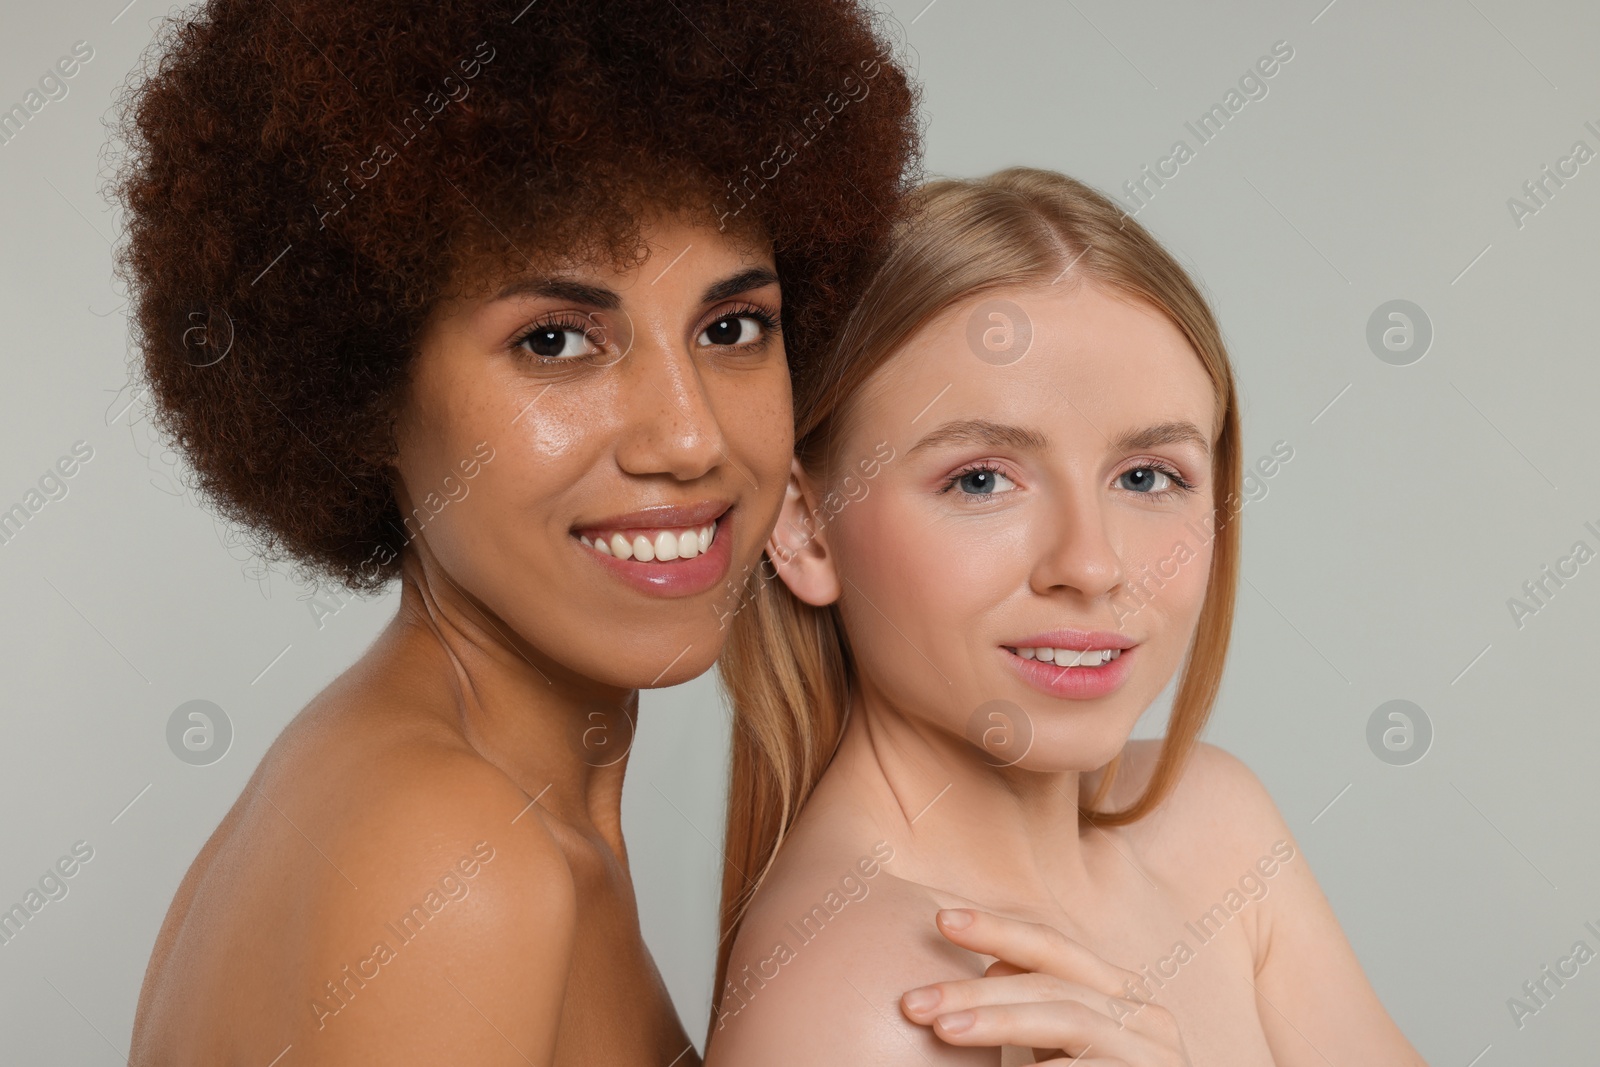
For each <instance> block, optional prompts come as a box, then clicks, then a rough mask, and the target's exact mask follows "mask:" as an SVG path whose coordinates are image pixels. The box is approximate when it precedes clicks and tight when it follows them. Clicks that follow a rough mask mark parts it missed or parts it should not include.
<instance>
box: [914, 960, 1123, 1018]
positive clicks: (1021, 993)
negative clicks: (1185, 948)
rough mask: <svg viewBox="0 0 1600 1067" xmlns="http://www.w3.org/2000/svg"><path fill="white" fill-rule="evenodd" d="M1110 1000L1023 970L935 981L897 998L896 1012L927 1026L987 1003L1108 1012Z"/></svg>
mask: <svg viewBox="0 0 1600 1067" xmlns="http://www.w3.org/2000/svg"><path fill="white" fill-rule="evenodd" d="M1111 999H1113V998H1110V997H1107V996H1106V995H1105V994H1103V993H1100V992H1097V991H1095V990H1093V989H1090V988H1089V987H1088V986H1083V985H1078V984H1077V983H1075V982H1068V981H1064V980H1063V979H1060V978H1057V977H1055V976H1054V975H1050V974H1038V973H1035V972H1033V971H1024V972H1022V973H1020V974H1010V975H993V976H985V977H983V978H966V979H961V980H957V981H950V982H935V983H934V984H933V985H926V986H921V987H920V988H917V989H911V990H908V991H907V992H906V993H905V995H904V996H902V997H901V998H900V1009H901V1011H903V1012H904V1013H905V1015H906V1018H908V1019H910V1020H911V1021H912V1022H914V1023H920V1024H923V1025H927V1024H929V1023H931V1022H933V1020H934V1019H935V1018H936V1017H938V1016H940V1015H948V1014H950V1013H951V1012H957V1011H965V1010H967V1009H968V1008H976V1007H982V1006H983V1005H987V1004H1028V1003H1034V1002H1038V1001H1045V1002H1054V1001H1060V1000H1075V1001H1078V1002H1079V1003H1080V1004H1085V1005H1087V1006H1089V1007H1091V1008H1096V1009H1098V1010H1109V1007H1108V1005H1107V1001H1109V1000H1111Z"/></svg>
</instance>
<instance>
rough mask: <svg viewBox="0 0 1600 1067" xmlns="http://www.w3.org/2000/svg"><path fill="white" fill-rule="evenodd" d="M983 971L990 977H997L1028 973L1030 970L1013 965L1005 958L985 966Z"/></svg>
mask: <svg viewBox="0 0 1600 1067" xmlns="http://www.w3.org/2000/svg"><path fill="white" fill-rule="evenodd" d="M983 973H984V974H985V975H987V976H988V977H990V978H997V977H1000V976H1003V975H1007V974H1027V973H1028V972H1027V971H1025V970H1023V969H1022V968H1021V967H1013V966H1011V964H1009V963H1007V962H1006V961H1005V960H995V961H994V962H993V963H991V964H989V966H988V967H986V968H984V972H983Z"/></svg>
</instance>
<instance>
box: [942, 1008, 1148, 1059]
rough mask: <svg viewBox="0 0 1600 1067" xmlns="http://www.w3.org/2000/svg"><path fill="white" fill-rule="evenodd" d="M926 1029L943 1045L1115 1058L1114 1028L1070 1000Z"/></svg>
mask: <svg viewBox="0 0 1600 1067" xmlns="http://www.w3.org/2000/svg"><path fill="white" fill-rule="evenodd" d="M932 1029H933V1032H934V1034H936V1035H937V1036H938V1038H939V1040H941V1041H943V1042H945V1043H946V1044H949V1045H962V1046H975V1047H992V1046H995V1045H1020V1046H1022V1047H1023V1048H1051V1049H1060V1050H1061V1051H1062V1052H1064V1053H1066V1054H1067V1055H1069V1056H1081V1055H1083V1054H1085V1053H1087V1052H1090V1051H1092V1052H1094V1053H1095V1054H1096V1055H1099V1054H1102V1053H1104V1054H1113V1055H1114V1054H1115V1049H1114V1048H1113V1045H1112V1041H1113V1039H1114V1038H1116V1037H1118V1036H1120V1035H1119V1034H1118V1033H1117V1026H1116V1023H1114V1022H1112V1021H1111V1020H1110V1018H1108V1017H1107V1016H1106V1015H1104V1014H1102V1013H1101V1012H1098V1011H1095V1010H1094V1009H1093V1008H1091V1007H1089V1006H1088V1005H1085V1004H1081V1003H1079V1002H1078V1001H1075V1000H1067V1001H1055V1002H1049V1001H1045V1002H1040V1003H1033V1004H990V1005H985V1006H983V1007H977V1008H968V1009H967V1010H965V1011H957V1012H951V1013H949V1014H947V1015H940V1016H937V1017H936V1018H935V1019H934V1020H933V1025H932Z"/></svg>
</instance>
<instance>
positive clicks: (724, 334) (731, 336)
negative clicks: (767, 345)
mask: <svg viewBox="0 0 1600 1067" xmlns="http://www.w3.org/2000/svg"><path fill="white" fill-rule="evenodd" d="M765 328H766V323H764V322H762V321H761V320H760V319H759V318H757V317H756V316H755V315H724V316H722V318H720V319H718V320H717V321H715V322H713V323H712V324H711V325H710V326H707V327H706V328H705V329H704V330H702V331H701V332H700V337H699V341H700V343H701V344H703V345H721V346H729V345H747V344H750V343H752V342H754V341H758V340H760V339H761V336H762V331H763V330H764V329H765Z"/></svg>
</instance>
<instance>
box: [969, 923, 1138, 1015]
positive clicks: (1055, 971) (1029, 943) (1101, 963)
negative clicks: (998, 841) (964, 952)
mask: <svg viewBox="0 0 1600 1067" xmlns="http://www.w3.org/2000/svg"><path fill="white" fill-rule="evenodd" d="M938 927H939V932H940V933H941V934H943V935H944V936H945V937H946V938H948V939H949V940H951V941H953V942H955V943H956V944H957V945H960V946H961V947H962V948H964V949H968V950H970V951H972V952H979V953H982V954H983V955H986V956H998V957H999V958H1000V959H1001V960H1003V961H1004V962H1006V963H1009V964H1011V965H1012V966H1014V967H1019V968H1021V969H1022V970H1025V971H1038V972H1040V973H1042V974H1051V975H1055V976H1056V977H1057V978H1062V979H1065V980H1066V981H1069V982H1077V983H1079V984H1081V985H1086V986H1089V987H1090V988H1091V989H1095V990H1097V991H1099V992H1101V993H1104V994H1105V995H1107V996H1120V995H1122V994H1123V993H1125V992H1127V988H1128V983H1129V982H1133V981H1136V980H1137V978H1138V977H1139V976H1138V975H1136V974H1134V973H1133V972H1132V971H1128V970H1124V969H1123V968H1121V967H1118V966H1116V965H1115V964H1113V963H1111V962H1109V961H1107V960H1105V959H1103V958H1102V957H1100V956H1099V955H1097V954H1095V953H1094V952H1092V951H1090V950H1089V949H1088V948H1086V947H1084V946H1083V945H1082V944H1080V943H1079V942H1077V941H1074V940H1072V938H1070V937H1067V936H1066V935H1065V934H1063V933H1062V932H1061V931H1059V930H1057V929H1056V928H1055V927H1053V926H1047V925H1044V924H1042V923H1030V922H1023V921H1022V920H1021V919H1008V918H1006V917H1005V916H1003V915H995V914H993V913H991V912H986V911H977V910H975V909H972V908H945V909H943V910H941V911H940V912H939V915H938Z"/></svg>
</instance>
